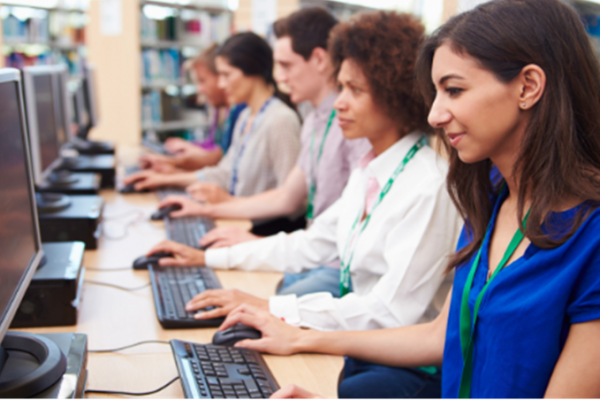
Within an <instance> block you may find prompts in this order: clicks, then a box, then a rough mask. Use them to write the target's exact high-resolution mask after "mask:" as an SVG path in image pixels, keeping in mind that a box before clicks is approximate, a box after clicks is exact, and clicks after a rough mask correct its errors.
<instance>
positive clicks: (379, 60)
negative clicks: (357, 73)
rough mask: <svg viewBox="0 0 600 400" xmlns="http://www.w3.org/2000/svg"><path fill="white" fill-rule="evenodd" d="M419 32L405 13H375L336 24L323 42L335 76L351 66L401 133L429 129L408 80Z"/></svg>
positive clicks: (420, 26)
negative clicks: (358, 70) (348, 62)
mask: <svg viewBox="0 0 600 400" xmlns="http://www.w3.org/2000/svg"><path fill="white" fill-rule="evenodd" d="M424 32H425V27H424V26H423V24H422V23H421V22H420V21H419V20H418V19H417V18H416V17H414V16H412V15H410V14H404V13H396V12H389V11H378V12H371V13H365V14H358V15H357V16H355V17H354V18H352V19H350V20H349V21H348V22H343V23H339V24H338V25H336V26H335V27H334V28H333V30H332V31H331V35H330V37H329V43H328V49H329V54H330V56H331V60H332V62H333V65H334V67H335V73H336V76H337V74H338V72H339V70H340V66H341V64H342V62H343V61H344V60H345V59H351V60H353V61H354V62H355V63H357V64H358V66H359V67H360V68H361V70H362V72H363V74H364V75H365V77H366V78H367V81H368V82H369V85H370V88H371V95H372V96H373V99H374V102H375V103H376V104H377V105H378V106H379V107H381V108H382V110H383V111H384V112H385V113H386V115H388V116H389V117H390V118H392V120H394V121H395V122H396V123H397V125H398V128H399V130H400V131H401V132H400V133H401V134H406V133H408V132H412V131H414V130H416V129H421V130H423V131H428V132H429V130H430V129H429V125H428V124H427V108H426V106H425V103H424V101H423V99H422V97H421V96H420V94H419V92H418V89H417V85H416V82H415V75H414V68H415V63H416V60H417V54H418V49H419V46H420V44H421V42H422V41H423V39H424Z"/></svg>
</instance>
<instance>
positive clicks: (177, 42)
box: [139, 0, 232, 141]
mask: <svg viewBox="0 0 600 400" xmlns="http://www.w3.org/2000/svg"><path fill="white" fill-rule="evenodd" d="M139 6H140V11H139V14H140V51H141V58H140V62H141V74H142V76H141V80H140V82H141V84H140V91H141V130H142V137H144V138H148V139H151V140H159V141H164V140H165V139H166V138H167V137H170V136H180V137H184V138H186V139H202V138H203V136H204V132H205V129H206V126H207V125H208V123H207V121H208V119H207V115H206V108H205V107H202V105H200V106H198V105H197V104H196V99H197V93H196V86H195V84H194V80H193V78H192V77H191V76H190V74H189V73H187V72H186V63H187V62H188V61H189V60H191V59H192V58H194V57H195V56H196V55H198V54H199V53H200V52H201V51H202V50H203V49H205V48H207V47H208V46H210V45H211V44H212V43H215V42H223V41H224V40H225V39H226V38H227V37H228V36H229V35H230V34H231V32H232V17H231V13H230V11H229V10H228V9H227V8H225V7H223V6H222V5H220V4H219V3H218V2H217V3H214V4H213V3H208V4H207V3H206V2H204V3H203V4H202V5H199V4H196V5H194V4H185V5H182V4H172V3H165V2H160V1H152V0H140V1H139Z"/></svg>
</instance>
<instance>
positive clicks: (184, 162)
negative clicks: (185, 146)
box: [176, 147, 223, 171]
mask: <svg viewBox="0 0 600 400" xmlns="http://www.w3.org/2000/svg"><path fill="white" fill-rule="evenodd" d="M222 157H223V151H222V150H221V148H220V147H219V148H216V149H214V150H206V151H203V152H202V153H201V154H197V155H193V156H182V157H177V158H176V160H177V166H178V167H179V168H183V169H185V170H188V171H196V170H199V169H202V168H204V167H210V166H214V165H217V164H218V163H219V161H221V158H222Z"/></svg>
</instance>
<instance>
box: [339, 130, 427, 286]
mask: <svg viewBox="0 0 600 400" xmlns="http://www.w3.org/2000/svg"><path fill="white" fill-rule="evenodd" d="M425 143H427V142H426V140H425V137H424V136H423V137H421V139H419V141H418V142H417V143H415V144H414V146H413V147H411V149H410V150H409V151H408V153H406V156H404V159H403V160H402V162H401V163H400V165H398V166H397V167H396V169H395V170H394V173H393V174H392V176H390V179H388V181H387V183H386V184H385V186H384V187H383V189H382V190H381V192H380V193H379V198H378V199H377V202H376V203H375V204H374V205H373V208H372V209H371V212H370V213H369V214H367V217H366V218H365V220H364V222H363V224H362V226H361V228H360V231H359V232H358V236H360V234H361V233H362V232H363V231H364V230H365V228H366V227H367V225H368V224H369V221H370V220H371V215H373V212H375V209H376V208H377V206H379V204H380V203H381V201H382V200H383V198H384V197H385V195H386V194H387V193H388V192H389V191H390V189H391V188H392V185H393V184H394V181H395V180H396V178H397V177H398V175H400V173H401V172H402V171H404V168H405V167H406V164H408V162H409V161H410V160H412V158H413V157H414V156H415V154H417V152H418V151H419V150H420V149H421V148H422V147H423V146H425ZM363 212H364V207H361V209H360V210H359V212H358V215H357V216H356V219H355V220H354V223H353V224H352V228H350V232H348V239H346V246H345V247H344V254H343V256H342V266H341V269H340V297H343V296H345V295H347V294H348V293H349V292H350V264H351V263H352V259H353V258H354V249H355V248H356V245H355V246H353V249H352V252H351V253H350V257H349V259H348V261H344V260H346V254H347V253H348V246H349V244H350V239H351V237H352V234H353V233H354V230H355V229H356V225H358V222H359V221H360V217H361V216H362V214H363ZM357 241H358V237H356V238H355V239H354V243H356V242H357Z"/></svg>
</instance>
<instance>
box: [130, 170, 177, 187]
mask: <svg viewBox="0 0 600 400" xmlns="http://www.w3.org/2000/svg"><path fill="white" fill-rule="evenodd" d="M166 176H167V175H164V174H159V173H157V172H154V171H150V170H145V171H140V172H136V173H134V174H131V175H128V176H126V177H125V178H123V183H124V184H125V185H129V184H130V183H133V182H135V186H134V187H135V190H137V191H140V190H144V189H153V188H156V187H158V186H164V185H166V184H167V183H168V180H167V179H165V177H166Z"/></svg>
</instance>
